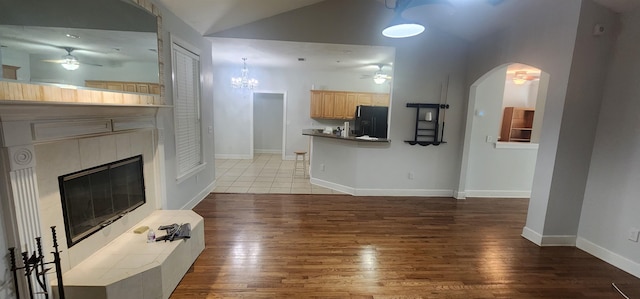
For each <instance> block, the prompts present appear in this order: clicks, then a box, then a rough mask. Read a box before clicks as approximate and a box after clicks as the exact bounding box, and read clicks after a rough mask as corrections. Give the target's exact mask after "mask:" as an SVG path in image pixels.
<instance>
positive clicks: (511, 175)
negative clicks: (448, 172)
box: [455, 63, 549, 199]
mask: <svg viewBox="0 0 640 299" xmlns="http://www.w3.org/2000/svg"><path fill="white" fill-rule="evenodd" d="M548 82H549V75H548V74H547V73H545V72H544V71H541V70H539V69H537V68H535V67H533V66H529V65H525V64H519V63H510V64H504V65H501V66H498V67H496V68H494V69H492V70H491V71H489V72H487V73H486V74H485V75H483V76H482V77H481V78H479V79H478V80H477V81H476V82H474V83H473V84H472V85H471V87H470V90H469V106H468V111H467V123H466V129H465V135H464V147H463V154H462V162H461V167H460V180H459V184H458V189H457V191H456V192H455V197H456V198H458V199H464V198H466V197H520V198H528V197H530V194H531V186H532V184H533V175H534V171H535V164H536V157H537V151H538V141H539V140H540V129H541V126H542V118H543V111H544V105H545V101H546V93H547V87H548ZM507 110H509V111H511V112H510V113H509V114H508V115H507V114H506V113H505V111H507ZM505 116H507V118H505ZM505 124H509V125H510V124H513V126H511V127H508V128H506V129H505V128H504V127H505ZM505 132H506V133H505ZM510 133H511V134H510ZM503 135H504V136H503Z"/></svg>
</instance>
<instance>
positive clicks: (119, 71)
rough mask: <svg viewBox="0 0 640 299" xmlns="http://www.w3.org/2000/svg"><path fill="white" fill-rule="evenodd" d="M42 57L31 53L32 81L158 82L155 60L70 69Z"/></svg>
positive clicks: (65, 82)
mask: <svg viewBox="0 0 640 299" xmlns="http://www.w3.org/2000/svg"><path fill="white" fill-rule="evenodd" d="M42 59H43V58H42V57H38V56H34V55H31V58H30V61H31V82H43V83H58V84H69V85H75V86H85V83H84V81H85V80H106V81H131V82H158V65H157V64H156V63H155V62H127V63H123V64H120V65H107V64H105V65H103V66H94V65H88V64H81V65H80V67H79V68H78V69H77V70H75V71H68V70H65V69H64V68H62V66H61V65H60V64H57V63H49V62H43V61H42Z"/></svg>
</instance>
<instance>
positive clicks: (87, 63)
mask: <svg viewBox="0 0 640 299" xmlns="http://www.w3.org/2000/svg"><path fill="white" fill-rule="evenodd" d="M80 64H86V65H93V66H100V67H102V66H103V65H102V64H97V63H89V62H83V61H80Z"/></svg>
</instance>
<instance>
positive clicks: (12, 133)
mask: <svg viewBox="0 0 640 299" xmlns="http://www.w3.org/2000/svg"><path fill="white" fill-rule="evenodd" d="M159 108H161V106H153V105H146V106H144V105H126V106H125V105H119V106H118V105H106V104H105V105H94V104H78V103H65V104H61V103H42V102H41V103H25V102H22V103H18V102H10V101H0V131H1V133H2V134H1V135H2V136H1V137H2V138H1V141H2V157H3V161H2V162H3V163H2V164H1V167H2V171H1V172H0V173H1V175H2V177H3V181H4V182H5V184H1V187H0V198H1V200H2V212H3V219H5V225H6V236H7V239H8V240H7V242H8V245H9V246H15V247H16V251H17V252H22V251H23V250H29V251H32V250H35V248H36V247H35V241H34V238H35V237H40V236H41V237H42V242H43V252H44V253H45V256H46V257H47V259H48V260H49V259H50V258H49V257H50V256H51V255H50V254H48V253H49V252H51V251H53V247H52V244H51V240H52V237H51V231H50V229H49V227H51V226H56V228H57V236H58V244H59V245H60V250H61V251H62V253H61V262H62V269H63V272H70V271H71V270H73V269H74V267H76V266H78V265H80V264H82V262H83V261H85V260H86V259H87V258H88V257H90V256H91V255H93V254H94V253H96V252H98V251H99V250H100V249H102V248H103V247H105V246H107V244H109V243H111V242H113V241H114V240H116V239H117V238H119V237H120V236H121V235H123V234H125V233H126V232H128V231H130V230H131V228H132V227H133V226H134V225H136V224H137V223H139V222H141V221H143V220H144V219H145V218H147V217H149V216H150V215H152V213H154V211H156V210H158V209H161V203H160V202H159V198H160V197H159V194H160V192H163V191H162V189H161V188H159V187H160V184H159V179H160V176H159V174H158V173H159V171H158V169H161V167H160V163H163V162H162V159H163V157H157V155H158V154H157V153H158V151H159V150H158V149H159V147H162V146H163V144H162V142H161V141H160V142H158V140H162V138H158V130H157V127H156V121H155V118H156V113H157V110H158V109H159ZM136 155H142V157H143V161H144V166H143V175H144V184H145V196H146V203H145V204H144V205H142V206H140V207H138V208H137V209H135V210H134V211H131V212H130V213H127V214H126V215H124V216H123V217H122V218H120V219H119V220H117V221H115V222H114V223H112V224H110V225H108V226H106V227H104V228H103V229H101V230H99V231H98V232H96V233H94V234H93V235H91V236H89V237H87V238H86V239H84V240H82V241H80V242H79V243H77V244H75V245H74V246H72V247H71V248H67V240H66V235H65V226H64V218H63V213H62V204H61V199H60V191H59V187H58V176H60V175H64V174H68V173H72V172H75V171H79V170H83V169H87V168H91V167H94V166H98V165H102V164H105V163H109V162H113V161H117V160H120V159H123V158H128V157H132V156H136ZM196 256H197V255H196ZM181 261H182V263H189V264H188V265H187V268H188V266H190V265H191V263H192V262H193V260H191V261H187V260H186V259H182V260H181ZM183 274H184V273H182V275H183ZM52 277H53V276H52ZM49 279H51V278H49ZM160 284H161V282H158V285H160ZM163 297H165V296H163ZM37 298H44V297H42V296H39V297H37Z"/></svg>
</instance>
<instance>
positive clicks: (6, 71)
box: [2, 64, 20, 80]
mask: <svg viewBox="0 0 640 299" xmlns="http://www.w3.org/2000/svg"><path fill="white" fill-rule="evenodd" d="M18 69H20V67H19V66H13V65H6V64H3V65H2V78H4V79H11V80H18Z"/></svg>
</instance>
